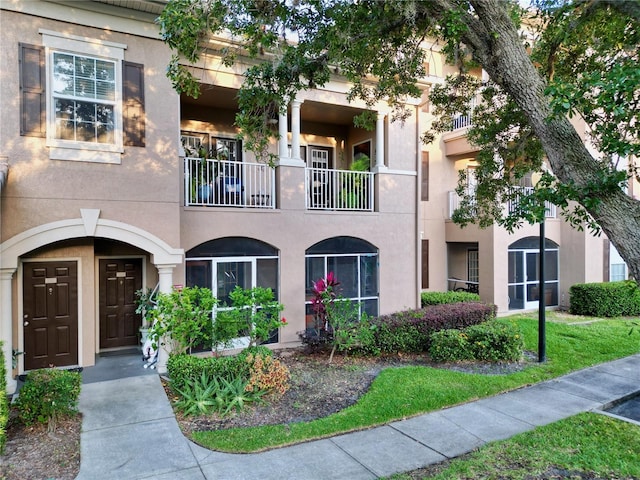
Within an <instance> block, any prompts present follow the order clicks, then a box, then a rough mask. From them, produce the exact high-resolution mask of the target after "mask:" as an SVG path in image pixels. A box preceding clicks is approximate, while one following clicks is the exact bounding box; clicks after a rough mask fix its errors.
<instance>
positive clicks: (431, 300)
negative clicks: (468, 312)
mask: <svg viewBox="0 0 640 480" xmlns="http://www.w3.org/2000/svg"><path fill="white" fill-rule="evenodd" d="M479 301H480V295H478V294H477V293H469V292H454V291H448V292H422V293H421V294H420V302H421V304H422V306H423V307H426V306H428V305H442V304H445V303H459V302H479Z"/></svg>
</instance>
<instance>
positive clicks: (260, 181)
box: [184, 157, 275, 208]
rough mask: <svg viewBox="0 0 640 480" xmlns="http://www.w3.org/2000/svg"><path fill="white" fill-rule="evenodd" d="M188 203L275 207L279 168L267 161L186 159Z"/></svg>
mask: <svg viewBox="0 0 640 480" xmlns="http://www.w3.org/2000/svg"><path fill="white" fill-rule="evenodd" d="M184 197H185V198H184V204H185V206H217V207H247V208H275V170H274V169H273V168H271V167H269V166H268V165H265V164H263V163H246V162H234V161H229V160H211V159H203V158H190V157H188V158H185V159H184Z"/></svg>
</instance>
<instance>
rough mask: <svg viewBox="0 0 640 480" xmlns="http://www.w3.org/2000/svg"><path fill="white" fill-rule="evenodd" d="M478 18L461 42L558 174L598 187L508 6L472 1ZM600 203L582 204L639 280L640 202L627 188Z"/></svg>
mask: <svg viewBox="0 0 640 480" xmlns="http://www.w3.org/2000/svg"><path fill="white" fill-rule="evenodd" d="M434 3H437V4H438V7H436V8H440V9H443V8H448V7H449V8H450V7H451V5H449V2H448V0H434ZM470 3H471V5H472V6H473V8H474V10H475V13H476V15H477V18H476V17H474V16H472V15H468V16H465V17H464V21H465V23H466V24H467V26H468V27H469V30H468V31H467V32H466V33H464V34H463V37H462V40H463V42H464V43H465V45H467V46H468V47H469V48H470V49H471V51H472V54H473V56H474V57H475V59H476V60H477V61H478V62H479V63H480V64H481V65H482V66H483V68H484V69H485V70H486V72H487V73H488V74H489V76H490V77H491V79H492V80H493V81H494V82H496V83H497V84H498V85H500V86H501V87H502V88H503V89H504V90H505V91H506V92H507V93H509V95H510V96H511V97H512V98H513V100H514V101H515V102H516V103H517V104H518V106H519V107H520V108H521V109H522V110H523V111H524V112H525V114H526V115H527V117H528V118H529V121H530V123H531V125H532V127H533V129H534V131H535V132H536V134H537V136H538V137H539V139H540V141H541V142H542V145H543V148H544V150H545V153H546V154H547V157H548V160H549V164H550V165H551V168H552V170H553V173H554V175H556V177H557V178H558V179H559V180H560V181H562V182H563V183H574V184H575V185H576V186H577V187H578V188H580V187H586V186H589V185H597V184H598V183H599V180H600V177H599V175H598V172H599V171H601V169H600V166H599V165H598V162H597V161H596V160H595V159H594V158H593V156H592V155H591V154H590V153H589V151H588V150H587V148H586V147H585V145H584V142H583V140H582V139H581V138H580V136H579V135H578V133H577V132H576V130H575V128H573V126H572V125H571V123H570V122H569V120H568V119H566V118H564V117H557V116H555V117H552V114H551V113H552V112H551V107H550V105H549V101H548V99H547V98H546V97H545V95H544V89H545V86H546V83H545V80H544V79H543V77H542V76H541V75H540V74H539V73H538V71H537V70H536V68H535V67H534V65H533V63H532V62H531V60H530V58H529V55H528V54H527V52H526V50H525V49H524V47H523V45H522V42H521V40H520V38H519V36H518V32H517V30H516V28H515V26H514V23H513V21H512V20H511V18H509V16H508V13H507V11H506V9H505V8H504V4H503V3H502V2H500V1H496V0H471V1H470ZM595 196H596V198H597V199H598V200H599V205H598V206H597V207H595V208H592V207H589V206H587V205H583V206H585V207H586V209H587V211H588V212H589V213H590V214H591V215H592V217H593V218H594V219H595V220H596V222H597V223H598V224H599V225H600V227H601V228H602V230H603V231H604V232H605V233H606V234H607V236H608V237H609V239H610V240H611V243H613V245H614V246H615V247H616V249H617V250H618V252H619V253H620V255H621V256H622V258H623V259H624V260H625V262H626V263H627V265H628V267H629V271H630V274H631V276H632V277H633V278H634V279H636V280H639V279H640V241H639V239H640V202H638V201H637V200H634V199H632V198H631V197H629V196H628V195H626V194H625V193H624V192H623V191H622V190H620V189H617V190H616V191H615V192H606V193H604V192H603V193H595Z"/></svg>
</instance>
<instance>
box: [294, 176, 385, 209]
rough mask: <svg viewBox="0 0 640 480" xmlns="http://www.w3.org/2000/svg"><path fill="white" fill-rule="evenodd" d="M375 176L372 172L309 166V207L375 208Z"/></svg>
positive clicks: (306, 179)
mask: <svg viewBox="0 0 640 480" xmlns="http://www.w3.org/2000/svg"><path fill="white" fill-rule="evenodd" d="M373 178H374V174H373V173H371V172H357V171H351V170H330V169H326V168H306V170H305V185H306V188H305V193H306V199H307V209H309V210H343V211H364V212H372V211H373V205H374V194H373V192H374V189H373V187H374V186H373Z"/></svg>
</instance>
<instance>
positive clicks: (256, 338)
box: [213, 286, 287, 346]
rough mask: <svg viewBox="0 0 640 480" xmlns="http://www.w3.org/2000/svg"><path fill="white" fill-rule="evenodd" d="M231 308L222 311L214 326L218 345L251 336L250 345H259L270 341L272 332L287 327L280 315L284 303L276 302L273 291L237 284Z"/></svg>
mask: <svg viewBox="0 0 640 480" xmlns="http://www.w3.org/2000/svg"><path fill="white" fill-rule="evenodd" d="M229 299H230V300H231V305H225V306H228V307H232V308H230V309H229V310H219V311H218V313H217V315H216V321H215V324H214V327H213V333H214V340H215V341H216V343H217V344H218V345H217V346H229V345H230V342H231V341H232V340H233V339H234V338H237V337H242V336H248V337H249V345H251V346H256V345H259V344H261V343H264V342H266V341H267V340H269V337H270V336H271V334H272V332H273V331H277V330H278V329H279V328H281V327H284V326H285V325H286V324H287V321H286V319H284V318H280V312H282V310H283V308H284V306H283V305H282V304H281V303H279V302H277V301H276V299H275V295H274V293H273V290H271V289H270V288H264V287H253V288H249V289H245V288H242V287H240V286H236V288H234V289H233V291H232V292H231V293H230V294H229Z"/></svg>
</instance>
